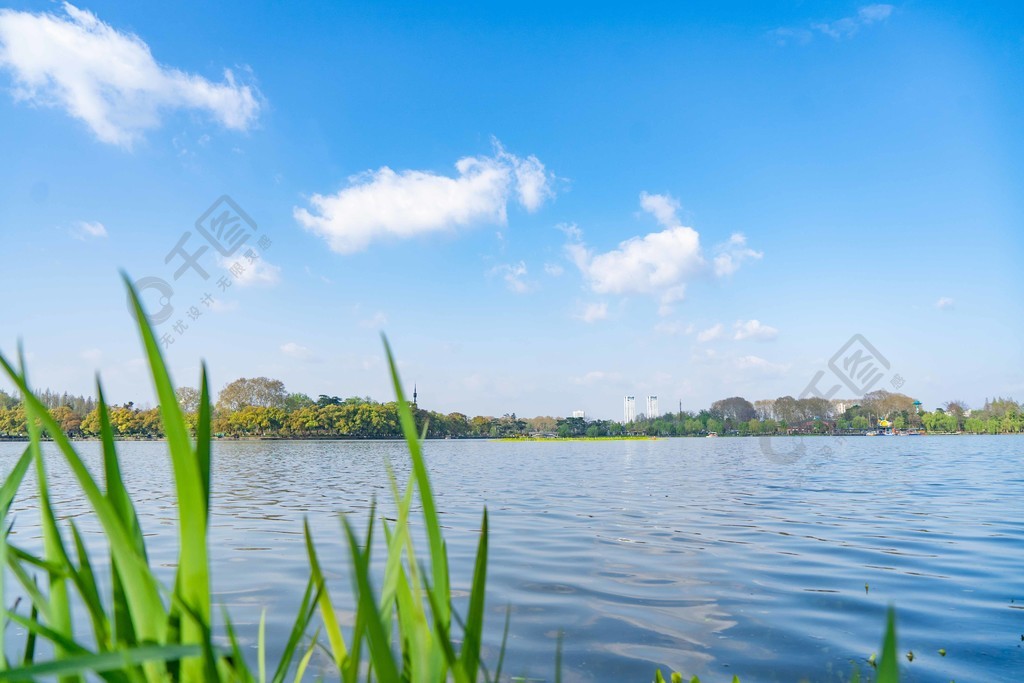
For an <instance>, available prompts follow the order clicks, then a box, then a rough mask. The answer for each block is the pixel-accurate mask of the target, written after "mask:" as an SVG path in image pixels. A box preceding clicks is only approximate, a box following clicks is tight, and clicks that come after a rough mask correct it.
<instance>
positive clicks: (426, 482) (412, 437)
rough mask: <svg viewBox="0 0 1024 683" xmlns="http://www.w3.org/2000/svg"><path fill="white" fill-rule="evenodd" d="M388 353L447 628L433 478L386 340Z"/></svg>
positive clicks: (448, 617)
mask: <svg viewBox="0 0 1024 683" xmlns="http://www.w3.org/2000/svg"><path fill="white" fill-rule="evenodd" d="M384 350H385V352H386V354H387V358H388V368H389V370H390V372H391V383H392V385H393V388H394V391H395V397H396V399H397V402H398V417H399V422H400V423H401V425H402V433H403V434H404V435H405V440H406V443H407V444H408V446H409V455H410V457H411V458H412V468H413V477H414V479H415V480H416V487H417V488H418V489H419V492H420V502H421V504H422V505H423V521H424V526H425V527H426V531H427V540H428V542H429V546H430V566H431V583H432V585H433V586H434V590H436V591H439V592H440V593H439V595H438V597H439V598H440V600H439V602H440V604H439V605H438V607H439V609H440V610H441V612H440V613H439V614H437V615H436V617H437V619H438V620H440V622H441V623H442V624H445V625H446V626H447V625H449V624H450V623H451V615H450V611H449V610H450V608H451V593H450V590H449V583H448V560H447V554H446V551H445V545H444V537H443V536H442V534H441V522H440V519H439V518H438V515H437V506H436V504H435V502H434V494H433V491H432V490H431V488H430V476H429V475H428V473H427V467H426V464H425V462H424V459H423V450H422V447H421V445H420V441H419V434H418V433H417V431H416V423H415V420H414V419H413V415H412V411H411V410H410V409H409V404H408V402H407V401H406V400H405V393H404V392H403V391H402V382H401V380H400V379H399V377H398V367H397V365H396V364H395V358H394V354H392V352H391V346H390V345H389V344H388V340H387V338H386V337H385V338H384Z"/></svg>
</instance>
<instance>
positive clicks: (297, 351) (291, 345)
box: [281, 342, 313, 360]
mask: <svg viewBox="0 0 1024 683" xmlns="http://www.w3.org/2000/svg"><path fill="white" fill-rule="evenodd" d="M281 353H283V354H284V355H286V356H288V357H289V358H294V359H295V360H312V359H313V352H312V351H310V350H309V349H308V348H306V347H305V346H302V345H301V344H297V343H295V342H288V343H286V344H282V345H281Z"/></svg>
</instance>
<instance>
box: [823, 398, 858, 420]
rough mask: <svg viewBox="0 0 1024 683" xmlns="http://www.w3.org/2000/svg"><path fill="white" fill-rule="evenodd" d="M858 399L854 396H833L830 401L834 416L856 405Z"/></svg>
mask: <svg viewBox="0 0 1024 683" xmlns="http://www.w3.org/2000/svg"><path fill="white" fill-rule="evenodd" d="M858 400H859V399H856V398H834V399H832V400H831V401H830V403H831V404H832V412H833V413H834V414H835V416H836V417H842V416H843V413H845V412H846V411H847V410H849V409H850V408H852V407H854V406H855V405H857V401H858Z"/></svg>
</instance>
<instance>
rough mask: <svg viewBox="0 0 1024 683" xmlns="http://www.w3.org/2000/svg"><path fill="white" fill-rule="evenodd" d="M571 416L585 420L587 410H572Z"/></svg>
mask: <svg viewBox="0 0 1024 683" xmlns="http://www.w3.org/2000/svg"><path fill="white" fill-rule="evenodd" d="M572 416H573V417H574V418H575V417H578V418H580V419H584V420H585V419H586V418H587V412H586V411H585V410H574V411H572Z"/></svg>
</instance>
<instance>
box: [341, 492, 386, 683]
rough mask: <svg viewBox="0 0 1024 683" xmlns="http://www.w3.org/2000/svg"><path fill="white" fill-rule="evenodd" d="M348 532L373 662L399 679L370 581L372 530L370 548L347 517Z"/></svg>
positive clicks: (383, 673)
mask: <svg viewBox="0 0 1024 683" xmlns="http://www.w3.org/2000/svg"><path fill="white" fill-rule="evenodd" d="M342 524H343V526H344V528H345V535H346V537H347V539H348V547H349V553H350V556H351V559H352V581H353V591H354V592H355V594H356V600H357V603H358V604H357V612H359V613H361V615H362V623H363V626H364V628H365V629H366V641H367V646H368V647H369V652H370V662H371V664H372V666H373V668H374V670H375V671H376V673H377V677H378V679H380V680H381V681H397V680H398V679H399V673H398V671H399V669H398V665H397V663H396V662H395V656H394V653H393V652H392V651H391V638H390V634H389V633H388V632H387V631H386V630H385V628H384V625H383V623H382V620H381V615H380V611H379V610H378V608H377V601H376V600H375V599H374V596H373V588H372V586H371V584H370V566H369V565H370V563H369V559H370V541H371V539H372V533H368V534H367V541H366V550H365V551H363V550H360V546H359V539H358V538H356V534H355V532H354V531H353V529H352V525H351V524H350V523H349V521H348V519H347V518H342ZM370 529H371V532H372V529H373V513H372V512H371V515H370Z"/></svg>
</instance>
